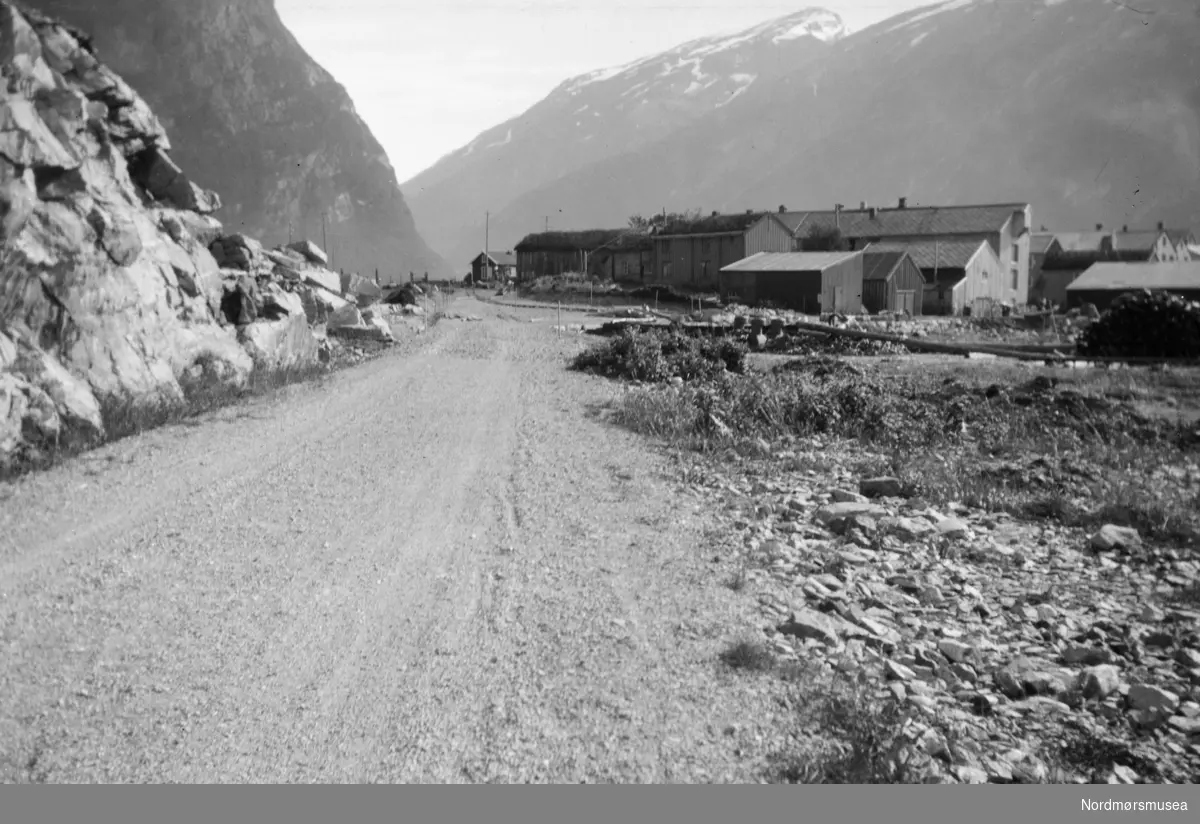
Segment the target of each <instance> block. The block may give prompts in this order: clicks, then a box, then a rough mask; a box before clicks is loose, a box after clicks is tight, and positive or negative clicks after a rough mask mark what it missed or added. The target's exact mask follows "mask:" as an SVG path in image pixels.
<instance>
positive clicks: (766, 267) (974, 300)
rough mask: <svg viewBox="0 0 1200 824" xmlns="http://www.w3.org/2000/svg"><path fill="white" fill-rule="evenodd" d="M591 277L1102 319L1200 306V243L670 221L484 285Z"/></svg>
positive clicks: (481, 272) (914, 310) (835, 303)
mask: <svg viewBox="0 0 1200 824" xmlns="http://www.w3.org/2000/svg"><path fill="white" fill-rule="evenodd" d="M567 274H581V275H585V276H589V277H596V278H603V279H610V280H613V281H617V282H626V283H641V284H647V285H661V286H670V287H676V288H681V289H686V290H693V291H707V292H717V293H719V294H720V295H721V297H722V298H724V299H726V300H730V301H736V302H739V303H747V304H751V305H762V304H770V305H773V306H777V307H780V308H788V309H794V310H797V311H802V312H808V313H818V312H831V311H832V312H844V313H853V312H864V311H865V312H872V313H875V312H900V313H907V314H910V315H920V314H938V315H963V314H975V315H981V314H984V315H986V314H994V313H997V312H1002V311H1007V310H1009V309H1013V308H1016V307H1018V306H1029V305H1031V304H1032V305H1042V306H1047V305H1055V306H1058V307H1060V308H1061V307H1065V308H1070V307H1073V306H1076V305H1083V304H1085V303H1094V304H1096V305H1097V307H1100V308H1102V307H1103V306H1105V305H1107V304H1108V303H1110V302H1111V301H1112V299H1113V298H1115V297H1116V295H1118V294H1120V293H1121V292H1123V291H1129V290H1130V289H1141V288H1151V289H1157V288H1161V289H1168V290H1170V291H1176V292H1181V293H1183V294H1186V295H1189V296H1191V297H1197V298H1200V246H1198V245H1197V240H1196V237H1195V236H1194V235H1193V233H1192V232H1190V231H1187V230H1173V229H1167V228H1165V227H1164V226H1163V225H1162V224H1159V225H1158V227H1157V228H1156V229H1150V230H1142V229H1134V230H1130V229H1129V227H1122V229H1121V230H1120V231H1105V230H1104V229H1103V227H1101V226H1098V227H1096V230H1095V231H1094V232H1049V231H1046V230H1045V229H1044V227H1043V228H1042V229H1041V230H1038V231H1034V229H1033V225H1032V214H1031V207H1030V204H1028V203H997V204H977V205H962V206H910V205H909V204H908V202H907V198H900V199H899V201H898V202H897V204H896V205H895V206H891V207H883V208H881V207H874V206H868V205H867V204H866V203H860V204H859V207H858V208H857V209H847V208H845V207H843V206H840V205H838V206H835V208H833V209H827V210H811V211H795V210H789V209H788V208H786V207H784V206H780V207H779V208H778V209H777V210H774V211H761V210H760V211H755V210H747V211H746V212H744V213H738V214H720V213H716V212H714V213H712V214H711V215H708V216H706V217H702V216H694V217H692V216H688V217H679V216H672V217H669V218H668V217H667V216H665V215H664V216H660V217H656V219H655V220H652V221H639V223H638V225H631V226H630V227H628V228H625V229H591V230H580V231H553V232H540V233H534V234H530V235H527V236H526V237H525V238H524V239H522V240H521V242H520V243H518V244H517V245H516V246H515V247H514V249H513V250H512V251H508V252H487V253H486V254H485V253H480V254H479V255H478V256H477V257H476V258H475V259H474V260H473V261H472V262H471V275H470V277H471V278H472V279H473V280H474V281H476V282H489V281H496V280H504V281H507V280H516V281H518V282H529V281H533V280H536V279H537V278H541V277H546V276H559V275H567Z"/></svg>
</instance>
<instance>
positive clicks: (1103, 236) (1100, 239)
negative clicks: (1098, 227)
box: [1054, 232, 1112, 254]
mask: <svg viewBox="0 0 1200 824" xmlns="http://www.w3.org/2000/svg"><path fill="white" fill-rule="evenodd" d="M1054 237H1055V238H1056V239H1057V240H1058V245H1059V246H1060V247H1061V248H1062V250H1063V252H1066V253H1068V254H1074V253H1077V252H1100V251H1101V250H1102V249H1103V248H1104V244H1105V241H1107V240H1108V239H1109V238H1111V237H1112V235H1111V233H1110V232H1057V233H1055V235H1054Z"/></svg>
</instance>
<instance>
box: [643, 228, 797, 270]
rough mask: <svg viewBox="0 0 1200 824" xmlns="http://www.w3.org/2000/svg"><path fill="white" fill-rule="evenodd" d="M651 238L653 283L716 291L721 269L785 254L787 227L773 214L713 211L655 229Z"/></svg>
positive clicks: (788, 237)
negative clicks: (762, 254) (755, 257)
mask: <svg viewBox="0 0 1200 824" xmlns="http://www.w3.org/2000/svg"><path fill="white" fill-rule="evenodd" d="M651 237H652V239H653V242H654V278H655V281H656V282H657V283H662V284H670V285H673V286H683V287H688V288H693V289H715V288H717V286H718V281H719V273H720V272H721V270H722V269H723V268H725V267H726V266H729V265H730V264H731V263H735V262H737V261H739V260H744V259H745V258H748V257H751V256H752V255H755V254H758V253H759V252H790V251H792V250H793V246H794V244H793V238H792V233H791V231H789V230H788V228H787V226H785V225H784V224H783V223H781V222H780V220H779V215H778V214H777V213H773V212H754V211H748V212H746V213H745V214H740V215H721V214H715V213H714V214H713V215H711V216H709V217H706V218H700V219H697V220H686V221H675V222H673V223H668V224H666V225H665V226H662V227H661V228H659V229H658V230H657V231H656V232H655V233H654V234H653V235H652V236H651Z"/></svg>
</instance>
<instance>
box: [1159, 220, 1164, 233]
mask: <svg viewBox="0 0 1200 824" xmlns="http://www.w3.org/2000/svg"><path fill="white" fill-rule="evenodd" d="M1158 231H1160V232H1161V231H1163V222H1162V221H1161V220H1160V221H1159V222H1158Z"/></svg>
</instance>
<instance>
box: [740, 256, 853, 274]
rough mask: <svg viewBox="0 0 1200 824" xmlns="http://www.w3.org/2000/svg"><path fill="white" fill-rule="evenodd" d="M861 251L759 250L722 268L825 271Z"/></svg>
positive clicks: (759, 270) (743, 270) (758, 270)
mask: <svg viewBox="0 0 1200 824" xmlns="http://www.w3.org/2000/svg"><path fill="white" fill-rule="evenodd" d="M859 254H862V253H861V252H759V253H758V254H755V255H751V256H750V257H748V258H743V259H742V260H739V261H738V262H736V263H731V264H729V265H728V266H725V267H723V268H722V269H721V271H722V272H823V271H824V270H826V269H828V268H829V267H830V266H833V265H834V264H836V263H841V262H842V261H844V260H849V259H850V258H852V257H854V256H855V255H859Z"/></svg>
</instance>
